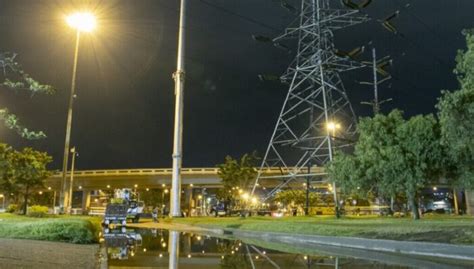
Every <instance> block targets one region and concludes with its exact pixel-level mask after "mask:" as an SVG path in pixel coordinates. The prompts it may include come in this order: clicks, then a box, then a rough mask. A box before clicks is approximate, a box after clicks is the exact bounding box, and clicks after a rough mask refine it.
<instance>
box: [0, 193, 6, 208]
mask: <svg viewBox="0 0 474 269" xmlns="http://www.w3.org/2000/svg"><path fill="white" fill-rule="evenodd" d="M0 198H2V209H3V210H5V195H3V194H0Z"/></svg>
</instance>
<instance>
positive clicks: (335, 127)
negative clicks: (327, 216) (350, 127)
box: [326, 117, 341, 218]
mask: <svg viewBox="0 0 474 269" xmlns="http://www.w3.org/2000/svg"><path fill="white" fill-rule="evenodd" d="M326 122H327V125H326V127H327V141H328V148H329V161H332V157H333V156H332V155H333V152H332V143H331V134H330V132H332V139H334V138H335V136H336V131H337V130H338V129H341V124H339V123H336V122H333V121H328V118H327V117H326ZM332 188H333V196H334V211H335V213H336V218H339V203H338V200H337V190H336V181H334V180H333V182H332Z"/></svg>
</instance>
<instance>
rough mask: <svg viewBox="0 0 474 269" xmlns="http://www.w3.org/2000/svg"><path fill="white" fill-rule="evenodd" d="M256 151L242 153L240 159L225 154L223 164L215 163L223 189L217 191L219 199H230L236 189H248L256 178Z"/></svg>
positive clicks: (233, 196)
mask: <svg viewBox="0 0 474 269" xmlns="http://www.w3.org/2000/svg"><path fill="white" fill-rule="evenodd" d="M257 160H258V158H257V156H256V153H255V152H254V153H252V154H244V155H243V156H242V157H241V158H240V160H239V159H234V158H232V157H231V156H226V157H225V161H224V163H223V164H219V165H217V167H218V168H219V171H218V173H217V174H218V175H219V177H220V178H221V179H222V185H223V187H224V188H223V189H221V190H220V191H219V192H218V196H219V198H220V199H224V200H228V201H232V200H234V198H235V196H236V195H237V194H238V190H245V189H248V188H249V187H250V186H251V184H252V183H254V182H255V179H256V178H257V169H256V168H255V166H256V163H257Z"/></svg>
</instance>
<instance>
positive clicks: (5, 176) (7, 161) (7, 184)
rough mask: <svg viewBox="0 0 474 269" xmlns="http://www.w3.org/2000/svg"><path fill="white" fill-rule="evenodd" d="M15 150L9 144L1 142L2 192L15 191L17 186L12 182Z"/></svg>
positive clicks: (0, 172)
mask: <svg viewBox="0 0 474 269" xmlns="http://www.w3.org/2000/svg"><path fill="white" fill-rule="evenodd" d="M13 153H14V150H13V149H12V147H10V146H9V145H7V144H4V143H0V192H3V193H4V194H5V193H15V192H16V188H15V186H14V185H13V184H12V180H11V179H12V173H13V167H12V162H11V161H12V154H13Z"/></svg>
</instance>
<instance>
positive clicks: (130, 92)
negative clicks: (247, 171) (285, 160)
mask: <svg viewBox="0 0 474 269" xmlns="http://www.w3.org/2000/svg"><path fill="white" fill-rule="evenodd" d="M288 1H289V2H291V3H293V4H294V5H295V6H296V5H297V3H298V2H299V1H296V0H294V1H290V0H288ZM178 2H179V1H177V0H103V1H60V0H0V41H1V42H0V51H14V52H17V53H19V56H18V57H17V60H19V61H20V62H21V64H22V65H23V66H24V69H25V71H26V72H27V73H29V74H31V75H32V76H33V77H34V78H36V79H38V80H40V81H41V82H44V83H48V84H51V85H53V86H54V87H56V88H57V89H58V92H57V93H56V94H55V95H53V96H42V95H36V96H33V97H31V96H30V95H29V94H28V93H23V92H19V93H16V94H15V93H14V92H9V91H7V90H5V89H2V91H0V105H1V106H2V107H4V106H6V107H8V108H9V109H10V110H11V112H13V113H15V114H17V115H18V116H19V117H20V118H21V120H22V122H23V124H24V125H25V126H27V127H28V128H29V129H34V130H43V131H44V132H45V133H46V134H47V136H48V137H47V138H46V139H43V140H39V141H27V140H24V139H22V138H20V137H19V136H18V135H17V134H16V133H14V132H12V131H10V130H7V129H5V128H4V127H3V126H1V127H0V137H1V138H2V139H1V140H2V141H3V142H6V143H9V144H11V145H13V146H14V147H16V148H21V147H24V146H32V147H34V148H36V149H40V150H45V151H47V152H49V154H51V155H52V156H53V157H54V163H53V165H52V166H51V168H52V169H60V168H61V164H62V150H63V147H64V135H65V125H66V111H67V102H68V96H69V92H70V80H71V72H72V71H71V70H72V60H73V46H74V38H75V32H74V31H73V30H71V29H69V28H68V27H67V26H66V25H65V22H64V16H65V15H66V14H67V13H69V12H70V11H73V10H75V9H84V8H87V9H90V10H93V11H95V12H96V13H97V15H98V17H99V21H98V23H99V25H98V29H97V31H96V32H94V33H92V34H91V35H89V36H84V37H83V39H82V41H81V47H80V52H79V65H78V73H77V76H78V80H77V95H78V98H77V99H76V102H75V107H74V116H73V129H72V143H71V145H75V146H76V148H77V151H79V153H80V156H79V158H78V159H77V163H76V166H77V168H78V169H108V168H147V167H171V153H172V141H173V130H172V127H173V112H174V82H173V80H172V78H171V74H172V73H173V72H174V70H175V68H176V44H177V27H178ZM188 2H189V7H188V15H189V17H188V27H187V30H188V36H187V38H188V40H187V46H188V47H187V57H186V61H187V63H186V64H187V66H186V69H187V81H186V87H185V116H184V124H185V125H184V145H183V147H184V162H183V166H184V167H213V166H215V164H217V163H219V162H222V160H223V158H224V157H225V155H228V154H230V155H233V156H238V155H241V154H243V153H245V152H251V151H253V150H257V151H258V152H260V154H263V153H264V151H265V149H266V147H267V144H268V141H269V139H270V136H271V133H272V131H273V127H274V125H275V122H276V120H277V117H278V113H279V111H280V109H281V105H282V103H283V101H284V97H285V95H286V92H287V85H284V84H280V83H277V82H261V81H259V80H258V77H257V75H258V74H276V75H279V74H281V73H282V72H284V71H285V69H286V68H287V66H288V64H289V63H290V61H291V60H292V57H293V56H294V55H293V54H290V55H289V54H288V53H287V52H285V51H282V50H280V49H278V48H275V47H273V46H271V45H268V44H261V43H257V42H255V41H254V40H253V39H252V38H251V35H252V34H263V35H267V36H275V35H277V34H278V33H279V32H280V31H282V30H283V29H284V27H285V26H286V25H287V24H288V23H290V22H291V21H292V20H293V19H294V15H292V14H291V13H289V12H288V11H287V10H285V9H283V8H281V7H280V5H279V1H275V0H188ZM334 2H335V5H334V6H337V7H340V4H339V1H334ZM407 3H410V4H411V5H410V6H409V7H408V8H406V7H404V6H405V5H406V4H407ZM395 10H400V16H399V17H398V18H397V19H396V20H394V24H395V25H396V26H397V28H398V29H399V31H400V32H401V33H402V34H403V36H400V35H399V36H396V35H394V34H393V33H390V32H388V31H386V30H385V29H384V28H383V27H382V26H381V25H380V23H379V22H378V21H377V19H381V18H384V17H385V16H387V15H389V14H391V13H393V12H394V11H395ZM473 11H474V1H472V0H449V1H447V0H416V1H406V0H380V1H374V3H373V4H372V5H370V6H369V8H367V9H365V12H367V13H368V14H369V15H370V17H371V18H373V20H372V21H371V22H368V23H365V24H362V25H358V26H355V27H353V28H348V29H344V30H342V31H339V32H336V33H335V34H336V46H337V47H338V48H340V49H343V50H349V49H351V48H354V47H358V46H361V45H364V44H368V43H369V42H370V41H372V45H373V46H375V48H376V49H377V53H378V55H379V56H385V55H390V56H391V57H392V58H393V60H394V66H393V67H391V68H390V69H389V70H390V72H391V73H392V74H393V76H394V77H395V78H394V79H392V80H391V81H389V82H387V83H385V84H383V85H382V86H381V89H380V95H381V99H384V98H393V99H394V101H393V102H391V103H389V104H387V105H386V106H384V107H383V111H385V112H387V111H390V110H391V109H393V108H399V109H402V110H404V111H405V112H406V115H407V116H410V115H415V114H420V113H433V112H434V111H435V110H434V105H435V103H436V99H437V97H438V96H439V95H440V91H441V90H442V89H456V88H457V81H456V79H455V77H454V75H453V73H452V70H453V68H454V65H455V64H454V58H455V55H456V51H457V50H458V49H462V48H464V47H465V41H464V37H463V36H462V35H461V30H462V29H465V28H471V27H474V19H473V16H472V14H473ZM287 45H288V46H290V47H293V45H294V44H292V43H287ZM367 48H368V49H367V50H366V53H365V54H364V55H363V58H365V59H367V60H368V59H370V57H371V55H370V45H369V46H368V47H367ZM370 78H371V70H368V69H364V70H359V71H355V72H351V73H347V74H343V79H344V82H345V86H346V88H347V91H348V95H349V97H350V100H351V102H352V105H353V107H354V109H355V111H356V114H357V115H358V116H367V115H370V114H371V108H370V107H368V106H363V105H361V104H360V102H361V101H368V100H370V99H371V98H373V96H372V89H370V87H368V86H360V85H358V84H357V83H356V82H355V81H356V80H357V81H362V80H368V79H370Z"/></svg>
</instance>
